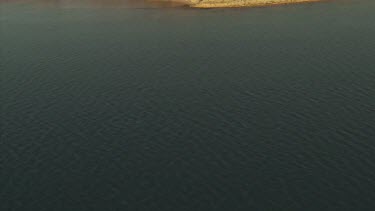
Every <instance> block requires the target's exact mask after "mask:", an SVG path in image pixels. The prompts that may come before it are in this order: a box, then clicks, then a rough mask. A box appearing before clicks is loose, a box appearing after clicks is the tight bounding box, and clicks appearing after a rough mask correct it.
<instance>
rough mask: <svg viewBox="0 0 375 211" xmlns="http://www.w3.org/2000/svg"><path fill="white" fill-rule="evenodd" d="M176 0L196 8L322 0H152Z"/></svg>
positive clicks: (175, 0) (257, 5) (258, 5)
mask: <svg viewBox="0 0 375 211" xmlns="http://www.w3.org/2000/svg"><path fill="white" fill-rule="evenodd" d="M151 1H154V2H155V1H162V2H163V1H164V2H175V3H178V4H184V5H187V6H189V7H194V8H225V7H261V6H272V5H282V4H295V3H306V2H317V1H321V0H151Z"/></svg>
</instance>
